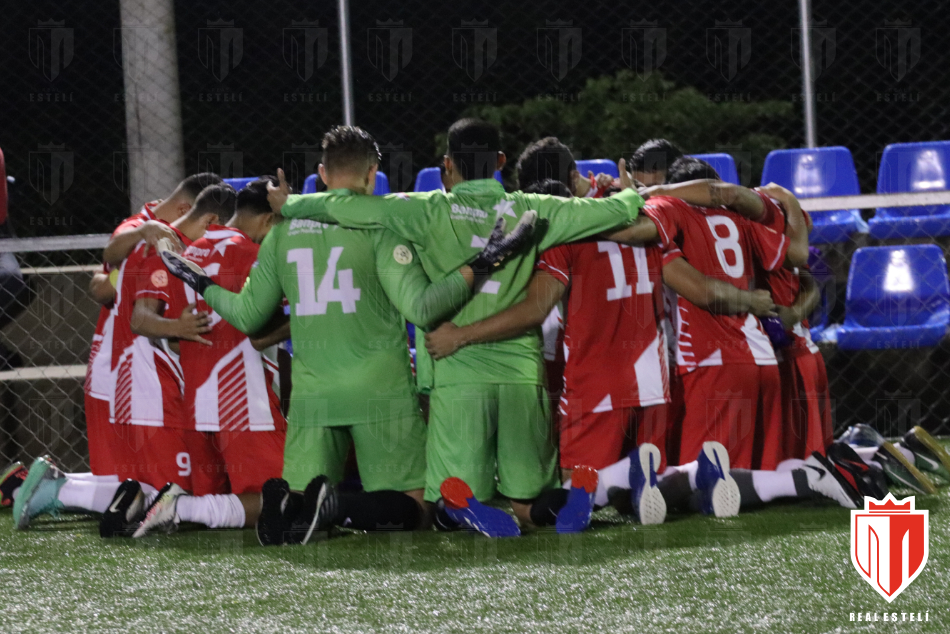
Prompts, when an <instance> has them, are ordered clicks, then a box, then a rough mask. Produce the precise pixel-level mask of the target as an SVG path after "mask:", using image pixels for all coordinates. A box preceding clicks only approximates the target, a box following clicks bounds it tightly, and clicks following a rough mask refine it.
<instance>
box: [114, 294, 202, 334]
mask: <svg viewBox="0 0 950 634" xmlns="http://www.w3.org/2000/svg"><path fill="white" fill-rule="evenodd" d="M195 306H196V304H194V303H191V304H188V306H186V307H185V308H184V310H182V311H181V315H179V316H178V318H177V319H166V318H165V317H164V316H163V314H164V312H165V302H163V301H162V300H160V299H157V298H155V297H140V298H138V299H136V300H135V307H134V308H133V309H132V324H131V325H132V332H133V333H135V334H137V335H142V336H143V337H148V338H149V339H188V340H189V341H197V342H198V343H203V344H204V345H206V346H210V345H211V342H210V341H208V340H207V339H205V338H204V337H202V336H201V335H203V334H205V333H208V332H211V318H210V317H208V313H206V312H203V311H195Z"/></svg>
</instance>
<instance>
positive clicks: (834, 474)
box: [809, 451, 864, 509]
mask: <svg viewBox="0 0 950 634" xmlns="http://www.w3.org/2000/svg"><path fill="white" fill-rule="evenodd" d="M812 458H814V459H815V460H816V461H817V462H818V464H819V465H820V466H821V468H822V469H824V470H825V471H826V472H827V474H828V476H830V477H831V478H832V481H833V482H835V483H836V484H837V485H838V486H839V487H840V488H841V490H842V492H843V493H844V494H845V496H846V497H847V498H848V500H849V501H850V502H851V505H850V506H848V507H845V508H851V509H859V508H861V506H862V502H863V501H864V497H863V496H862V495H861V493H860V492H859V491H858V490H857V488H856V487H854V486H852V485H851V483H850V482H848V481H847V480H846V479H845V477H844V476H843V475H842V474H841V472H840V471H838V467H837V466H835V464H834V463H833V462H832V461H831V460H829V459H828V458H827V457H825V456H823V455H821V454H820V453H818V452H817V451H814V452H812ZM852 477H853V476H852ZM809 488H811V487H810V486H809ZM812 490H813V491H814V490H815V489H812ZM849 490H850V491H854V494H851V493H850V492H849ZM816 492H817V493H819V494H821V495H824V496H825V497H826V498H829V499H831V500H834V501H835V502H837V503H838V504H839V505H841V501H840V500H838V499H837V496H836V495H830V494H828V493H825V492H823V491H816ZM842 506H844V505H842Z"/></svg>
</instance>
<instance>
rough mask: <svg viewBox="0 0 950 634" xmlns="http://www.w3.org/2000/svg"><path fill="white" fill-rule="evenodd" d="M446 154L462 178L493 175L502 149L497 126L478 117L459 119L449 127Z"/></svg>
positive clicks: (469, 178)
mask: <svg viewBox="0 0 950 634" xmlns="http://www.w3.org/2000/svg"><path fill="white" fill-rule="evenodd" d="M448 145H449V147H448V154H449V156H450V157H451V158H452V161H453V162H454V163H455V167H456V169H458V171H459V174H461V175H462V178H463V179H465V180H467V181H471V180H477V179H480V178H492V177H493V176H494V175H495V166H496V165H498V153H499V152H501V135H500V133H499V132H498V128H496V127H495V126H494V125H492V124H490V123H488V122H487V121H482V120H481V119H459V120H458V121H456V122H455V123H453V124H452V127H451V128H449V144H448Z"/></svg>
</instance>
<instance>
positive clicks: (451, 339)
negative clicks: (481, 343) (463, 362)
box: [426, 321, 465, 360]
mask: <svg viewBox="0 0 950 634" xmlns="http://www.w3.org/2000/svg"><path fill="white" fill-rule="evenodd" d="M458 331H459V327H458V326H456V325H455V324H453V323H452V322H451V321H447V322H445V323H444V324H442V325H441V326H439V327H438V328H436V329H435V330H433V331H432V332H427V333H426V350H428V351H429V356H431V357H432V358H433V359H436V360H438V359H444V358H445V357H448V356H451V355H452V354H453V353H454V352H455V351H456V350H458V349H459V348H461V347H462V346H463V345H465V342H464V341H462V339H461V337H459V333H458Z"/></svg>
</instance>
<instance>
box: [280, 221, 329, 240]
mask: <svg viewBox="0 0 950 634" xmlns="http://www.w3.org/2000/svg"><path fill="white" fill-rule="evenodd" d="M329 226H330V225H328V224H326V223H323V222H317V221H316V220H308V219H307V218H295V219H293V220H291V221H290V229H289V230H288V231H287V235H289V236H294V235H297V234H300V233H323V230H324V229H326V228H327V227H329Z"/></svg>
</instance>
